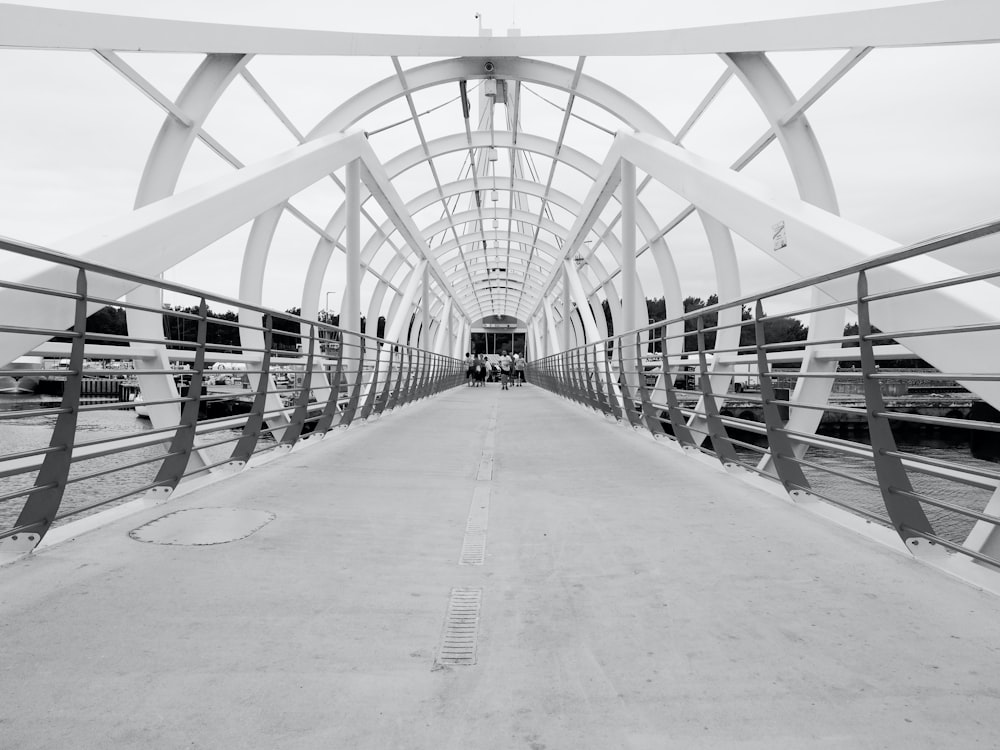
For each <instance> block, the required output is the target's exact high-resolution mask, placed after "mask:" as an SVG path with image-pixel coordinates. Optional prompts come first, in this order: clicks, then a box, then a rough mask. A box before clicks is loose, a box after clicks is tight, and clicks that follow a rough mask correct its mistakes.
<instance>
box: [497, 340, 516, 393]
mask: <svg viewBox="0 0 1000 750" xmlns="http://www.w3.org/2000/svg"><path fill="white" fill-rule="evenodd" d="M513 366H514V363H513V362H512V361H511V359H510V357H509V356H508V355H507V350H506V349H504V350H503V351H501V352H500V384H501V385H502V386H503V390H505V391H506V390H509V389H510V373H511V368H512V367H513Z"/></svg>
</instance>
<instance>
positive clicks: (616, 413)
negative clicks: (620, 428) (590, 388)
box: [601, 348, 622, 422]
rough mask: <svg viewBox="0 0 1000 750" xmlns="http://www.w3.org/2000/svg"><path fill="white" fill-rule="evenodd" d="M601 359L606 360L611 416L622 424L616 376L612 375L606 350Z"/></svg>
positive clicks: (602, 352)
mask: <svg viewBox="0 0 1000 750" xmlns="http://www.w3.org/2000/svg"><path fill="white" fill-rule="evenodd" d="M601 359H602V360H604V375H605V377H606V379H607V384H608V406H609V407H610V409H611V416H613V417H614V418H615V421H618V422H621V421H622V410H621V407H620V406H619V405H618V397H617V396H616V395H615V381H614V376H613V375H612V374H611V360H610V359H609V358H608V352H607V349H606V348H602V349H601Z"/></svg>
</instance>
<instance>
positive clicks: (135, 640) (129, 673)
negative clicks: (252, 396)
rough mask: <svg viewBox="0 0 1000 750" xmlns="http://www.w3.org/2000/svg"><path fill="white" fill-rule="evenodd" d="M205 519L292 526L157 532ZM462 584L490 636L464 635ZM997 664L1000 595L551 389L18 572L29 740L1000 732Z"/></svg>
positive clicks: (441, 742) (90, 537)
mask: <svg viewBox="0 0 1000 750" xmlns="http://www.w3.org/2000/svg"><path fill="white" fill-rule="evenodd" d="M196 508H240V509H255V510H260V511H267V512H269V513H271V514H273V515H274V520H273V521H271V522H270V523H267V524H266V525H265V526H263V527H262V528H260V529H259V530H258V531H256V532H255V533H253V534H252V535H250V536H248V537H246V538H244V539H241V540H239V541H233V542H230V543H225V544H215V545H209V546H184V545H165V544H155V543H147V542H142V541H137V540H135V539H133V538H130V536H129V532H130V531H133V530H136V529H139V532H137V533H139V534H140V535H142V533H145V532H148V531H149V530H151V529H155V528H157V527H156V525H155V524H154V525H153V526H147V527H145V532H144V530H143V529H140V527H143V525H144V524H147V523H149V522H150V521H152V520H154V519H156V518H158V517H162V516H165V515H166V514H168V513H174V512H175V511H178V510H181V509H196ZM470 511H471V516H470ZM191 512H193V511H191ZM216 514H218V511H217V512H216ZM174 517H175V518H177V517H181V514H178V515H176V516H174ZM191 517H197V516H191ZM470 521H471V523H470ZM483 526H486V527H487V531H486V540H487V541H486V548H485V557H484V562H483V564H482V565H472V564H467V565H460V564H459V558H460V556H461V555H462V552H463V540H465V541H466V552H467V553H468V554H469V557H467V558H466V559H473V560H474V558H475V555H476V552H477V547H476V541H477V536H476V534H475V532H476V531H477V530H478V529H481V527H483ZM467 531H468V532H469V533H468V534H467ZM480 551H481V550H480ZM456 588H460V589H463V588H464V589H470V590H471V591H472V593H471V594H470V596H472V598H473V599H474V598H475V595H476V592H477V591H479V590H481V594H480V595H479V596H480V597H481V598H480V601H481V609H480V611H479V614H480V616H479V623H478V631H476V629H475V613H474V612H467V613H466V614H467V615H468V616H467V617H458V618H457V619H454V618H453V620H452V621H450V622H451V624H452V625H453V627H450V628H447V629H446V628H445V625H446V612H447V611H448V607H449V597H450V595H451V592H452V590H453V589H456ZM466 601H470V600H469V599H467V600H466ZM466 609H467V610H468V609H473V610H474V606H473V605H467V606H466ZM459 614H461V613H459ZM473 638H475V640H476V651H475V659H476V663H475V664H473V665H469V666H459V665H451V664H447V663H445V662H447V661H449V659H446V658H444V657H443V656H442V650H441V643H442V640H443V639H447V640H448V642H449V644H450V645H449V647H448V653H451V654H457V655H458V657H459V658H458V659H452V661H454V660H460V657H461V656H462V654H461V649H462V648H463V647H464V645H463V644H469V643H471V642H472V640H473ZM455 644H458V646H456V645H455ZM455 648H458V651H457V652H456V651H454V649H455ZM998 657H1000V599H998V598H997V597H995V596H993V595H990V594H986V593H983V592H980V591H978V590H976V589H974V588H972V587H970V586H967V585H965V584H962V583H960V582H957V581H955V580H952V579H950V578H947V577H946V576H944V575H943V574H940V573H938V572H936V571H934V570H931V569H929V568H927V567H925V566H922V565H920V564H918V563H915V562H914V561H912V560H910V559H908V558H906V557H904V556H902V555H898V554H895V553H893V552H891V551H889V550H887V549H885V548H883V547H881V546H879V545H877V544H875V543H874V542H871V541H868V540H866V539H863V538H861V537H859V536H856V535H854V534H853V533H851V532H849V531H847V530H845V529H842V528H840V527H838V526H835V525H833V524H831V523H829V522H827V521H824V520H822V519H818V518H816V517H815V516H812V515H810V514H808V513H805V512H803V511H801V510H800V509H798V508H795V507H792V506H791V505H788V504H787V503H783V502H782V501H780V500H777V499H775V498H773V497H771V496H769V495H766V494H763V493H760V492H757V491H755V490H753V489H748V488H747V487H745V486H743V485H741V484H739V483H735V482H734V481H733V480H732V478H731V477H728V476H726V475H724V474H721V473H716V472H713V471H710V470H708V469H706V468H705V467H704V466H703V465H702V464H700V463H699V462H697V461H694V460H691V459H690V458H688V457H686V456H684V455H681V454H680V453H678V452H675V451H673V450H670V449H669V448H667V447H666V446H663V445H659V444H656V443H654V442H653V441H652V440H650V439H649V438H648V437H643V436H641V435H638V434H634V433H632V432H630V431H628V430H625V429H623V428H621V427H618V426H616V425H613V424H610V423H608V422H606V421H605V420H603V419H602V418H601V417H599V416H597V415H595V414H593V413H591V412H589V411H587V410H585V409H582V408H580V407H579V406H576V405H573V404H569V403H567V402H564V401H561V400H560V399H558V398H556V397H554V396H552V395H549V394H547V393H544V392H542V391H540V390H538V389H536V388H532V387H530V386H528V387H524V388H515V389H512V390H511V391H509V392H500V390H499V388H498V387H497V386H491V387H487V388H483V389H471V388H459V389H456V390H454V391H451V392H449V393H445V394H443V395H441V396H439V397H437V398H435V399H431V400H428V401H425V402H421V403H419V404H416V405H413V406H410V407H407V408H406V409H404V410H402V411H401V412H399V413H396V414H392V415H388V416H386V417H384V418H383V419H381V420H379V421H378V422H375V423H372V424H367V425H363V426H360V427H358V428H352V429H351V430H349V431H347V432H346V433H343V434H341V435H339V436H337V437H335V438H332V439H328V440H325V441H323V443H322V444H320V445H319V446H317V447H315V448H310V449H308V450H304V451H302V452H299V453H296V454H294V455H292V456H290V457H288V458H287V459H286V460H285V461H283V462H276V463H274V464H269V465H266V466H263V467H260V468H258V469H254V470H251V471H248V472H245V473H244V474H242V475H240V476H238V477H236V478H234V479H233V480H231V481H228V482H225V483H222V484H220V485H216V486H214V487H212V488H209V489H208V490H205V491H203V492H201V493H196V494H195V495H193V496H190V497H187V498H180V499H178V500H176V501H174V502H172V503H169V504H166V505H163V506H160V507H159V508H154V509H150V510H147V511H143V512H141V513H139V514H137V515H133V516H131V517H129V518H126V519H123V520H120V521H117V522H114V523H112V524H110V525H108V526H106V527H104V528H102V529H100V530H98V531H94V532H91V533H88V534H86V535H84V536H82V537H80V538H79V539H77V540H74V541H70V542H66V543H63V544H60V545H56V546H54V547H51V548H49V549H48V550H46V551H44V552H41V553H39V554H36V555H35V556H33V557H32V558H29V559H26V560H23V561H21V562H18V563H15V564H12V565H9V566H7V567H4V568H0V674H2V675H3V698H2V700H0V747H4V748H8V747H9V748H20V749H22V750H25V749H27V748H182V747H184V748H310V749H311V748H351V749H354V748H372V749H373V750H376V749H377V750H386V749H387V748H427V749H428V750H438V749H441V748H448V749H451V748H454V749H455V750H458V749H460V748H461V749H462V750H466V749H468V748H504V749H506V748H527V749H529V750H542V749H543V748H547V749H549V750H562V749H566V750H579V749H580V748H594V749H595V750H597V749H599V750H610V749H612V748H630V749H636V750H638V749H642V750H661V749H662V748H685V749H688V748H729V747H736V748H760V749H761V750H763V749H765V748H766V749H771V748H908V749H912V748H941V747H946V746H951V745H952V744H953V743H955V742H956V741H957V742H959V743H960V744H961V745H962V746H963V747H983V748H987V747H989V748H992V747H998V746H1000V674H998V669H997V666H998Z"/></svg>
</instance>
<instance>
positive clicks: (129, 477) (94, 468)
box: [0, 394, 239, 529]
mask: <svg viewBox="0 0 1000 750" xmlns="http://www.w3.org/2000/svg"><path fill="white" fill-rule="evenodd" d="M58 405H59V404H58V400H52V399H46V398H44V397H37V396H11V395H7V394H0V456H7V455H9V454H11V453H17V452H21V451H31V450H37V449H40V448H45V447H46V446H48V444H49V441H50V440H51V439H52V428H53V426H54V425H55V422H56V419H57V417H56V416H52V415H38V416H29V417H22V418H6V419H5V418H4V414H5V413H10V412H18V411H26V410H35V409H39V408H44V407H54V406H58ZM107 406H108V407H109V408H107V409H101V410H97V411H83V412H81V413H80V415H79V417H78V420H77V442H78V443H80V444H82V443H86V442H88V441H92V440H100V439H106V438H111V437H128V436H135V435H141V434H142V433H143V432H147V431H149V430H150V429H152V428H151V425H150V422H149V420H148V419H143V418H140V417H138V416H137V415H136V413H135V411H134V410H133V409H132V408H131V407H130V406H128V405H123V404H119V403H118V402H108V403H107ZM111 407H124V408H111ZM238 435H239V431H238V430H223V431H219V432H213V433H211V434H210V435H206V436H200V437H199V438H198V439H197V440H196V442H195V444H196V445H205V444H206V443H215V442H219V441H221V440H225V439H226V438H228V437H236V436H238ZM167 439H169V434H168V438H167ZM234 445H235V443H227V444H224V445H218V446H213V447H210V448H205V449H203V451H204V453H205V454H206V455H207V457H208V460H209V461H211V462H215V461H221V460H224V459H225V458H227V457H228V455H229V454H230V453H231V452H232V449H233V447H234ZM166 453H167V445H166V444H163V443H160V444H157V445H154V446H147V447H141V448H135V449H132V450H129V451H127V452H124V453H120V454H116V455H111V456H99V457H95V458H90V459H87V460H85V461H80V462H78V463H74V464H73V469H72V470H71V472H70V478H71V479H73V478H74V477H81V476H87V475H91V474H96V473H99V472H103V471H107V470H109V469H113V468H116V467H120V466H125V465H126V464H135V463H139V462H141V461H143V460H144V459H156V458H158V457H162V456H163V455H165V454H166ZM160 464H161V461H159V460H154V461H152V462H151V463H146V464H143V465H141V466H131V467H129V468H122V469H121V470H119V471H115V472H113V473H110V474H105V475H103V476H99V477H94V478H90V479H83V480H81V481H78V482H71V483H70V485H69V486H68V487H67V489H66V494H65V496H64V498H63V502H62V504H61V506H60V513H64V512H67V511H71V510H75V509H77V508H80V507H83V506H87V505H90V504H93V503H95V502H99V501H101V500H104V499H107V498H109V497H115V496H117V495H121V494H124V493H126V492H128V491H129V490H136V489H139V488H142V487H144V486H146V485H148V484H149V483H151V482H152V481H153V480H154V479H155V477H156V473H157V471H158V470H159V467H160ZM36 476H37V472H31V473H29V474H23V475H20V476H17V477H0V495H6V494H7V493H11V492H15V491H19V490H25V489H30V487H31V486H32V485H33V484H34V482H35V478H36ZM24 499H25V498H24V495H21V496H19V497H16V498H13V499H10V500H6V501H4V500H0V529H8V528H10V527H11V526H13V525H14V523H15V522H16V520H17V516H18V514H19V513H20V510H21V507H22V506H23V505H24ZM129 499H131V498H125V499H123V500H119V501H117V503H112V504H110V505H108V506H103V507H101V508H98V509H97V510H104V509H106V508H107V507H111V505H114V504H118V503H121V502H126V501H127V500H129ZM89 512H96V511H88V512H85V513H82V514H80V516H82V515H87V514H88V513H89Z"/></svg>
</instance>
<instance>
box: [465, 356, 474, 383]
mask: <svg viewBox="0 0 1000 750" xmlns="http://www.w3.org/2000/svg"><path fill="white" fill-rule="evenodd" d="M475 366H476V358H475V357H473V356H472V354H470V353H469V352H466V353H465V385H466V386H470V387H471V386H472V384H473V378H472V376H473V375H474V372H473V369H474V368H475Z"/></svg>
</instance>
